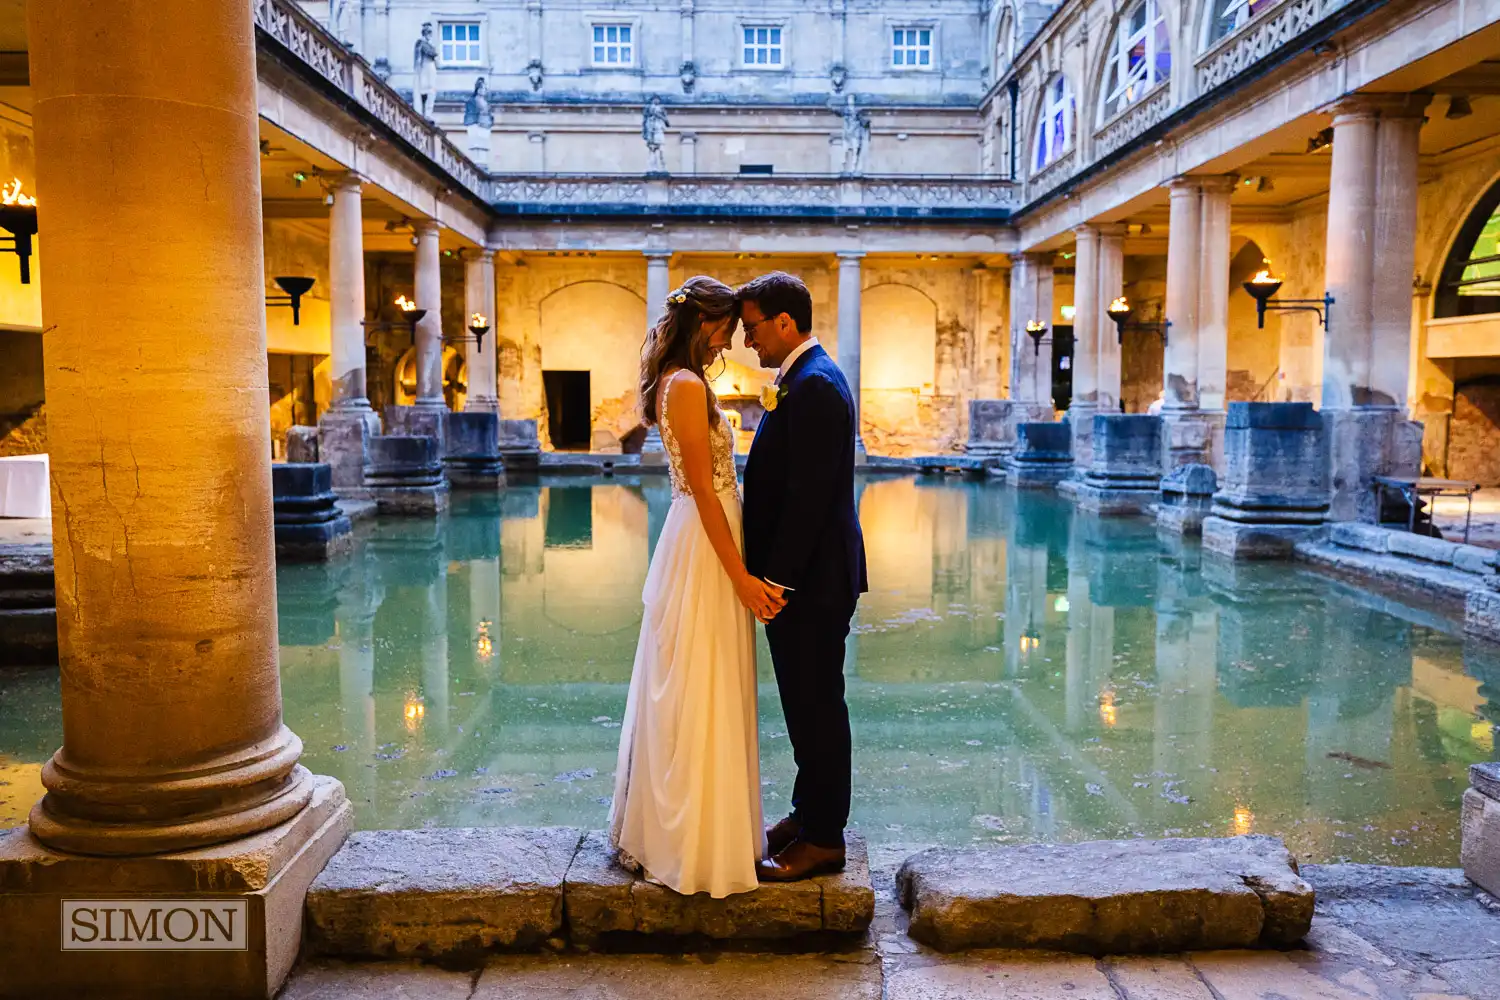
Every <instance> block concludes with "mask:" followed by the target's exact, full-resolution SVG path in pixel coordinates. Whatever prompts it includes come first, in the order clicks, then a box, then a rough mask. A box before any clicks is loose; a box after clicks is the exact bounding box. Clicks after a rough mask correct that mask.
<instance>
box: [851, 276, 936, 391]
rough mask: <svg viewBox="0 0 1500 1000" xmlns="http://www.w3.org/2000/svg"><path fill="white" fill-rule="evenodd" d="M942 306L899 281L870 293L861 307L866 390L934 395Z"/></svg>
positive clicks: (863, 388)
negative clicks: (938, 330)
mask: <svg viewBox="0 0 1500 1000" xmlns="http://www.w3.org/2000/svg"><path fill="white" fill-rule="evenodd" d="M937 319H938V310H937V303H936V302H934V301H933V300H932V298H931V297H930V296H929V295H928V294H927V293H926V292H924V291H922V290H921V289H920V288H917V287H915V286H913V285H904V284H897V283H894V282H890V283H884V284H877V285H871V286H869V287H867V288H866V289H865V290H864V295H863V299H862V302H861V308H860V389H861V391H862V392H864V391H870V390H881V389H896V390H918V391H921V390H926V391H928V392H930V391H932V389H933V386H934V383H935V382H936V381H937Z"/></svg>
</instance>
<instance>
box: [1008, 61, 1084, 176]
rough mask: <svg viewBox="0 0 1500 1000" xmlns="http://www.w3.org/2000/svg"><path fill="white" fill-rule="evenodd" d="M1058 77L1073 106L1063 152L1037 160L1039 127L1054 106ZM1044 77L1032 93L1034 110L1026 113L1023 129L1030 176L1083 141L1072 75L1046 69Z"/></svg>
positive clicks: (1022, 142)
mask: <svg viewBox="0 0 1500 1000" xmlns="http://www.w3.org/2000/svg"><path fill="white" fill-rule="evenodd" d="M1059 80H1061V81H1062V82H1063V85H1064V87H1066V88H1067V98H1066V99H1067V102H1068V104H1069V106H1070V110H1069V111H1068V112H1067V114H1068V116H1069V118H1070V119H1071V120H1070V121H1069V122H1068V123H1067V141H1066V142H1065V143H1064V144H1063V145H1062V146H1061V147H1060V150H1061V151H1060V152H1054V153H1053V154H1052V155H1051V156H1049V157H1048V159H1047V161H1046V162H1045V163H1042V164H1038V162H1037V160H1038V157H1039V155H1040V154H1039V151H1038V146H1039V143H1040V139H1041V132H1040V129H1041V127H1042V117H1043V115H1044V114H1046V113H1047V112H1048V111H1049V110H1050V109H1051V106H1052V103H1053V102H1052V98H1053V95H1052V89H1053V87H1055V86H1056V84H1057V81H1059ZM1042 81H1043V82H1042V85H1041V86H1040V87H1039V88H1037V92H1036V93H1035V94H1033V95H1032V99H1031V112H1030V114H1029V115H1028V116H1027V125H1026V131H1025V132H1023V133H1021V135H1020V139H1021V148H1022V149H1023V150H1024V155H1025V157H1026V176H1028V177H1029V176H1031V175H1033V174H1036V173H1039V172H1040V171H1042V170H1045V169H1046V168H1047V167H1048V166H1051V165H1052V163H1053V162H1055V161H1056V160H1057V159H1058V157H1060V156H1062V155H1063V153H1066V152H1067V151H1069V150H1074V149H1077V148H1078V146H1079V141H1080V136H1079V134H1078V133H1079V125H1080V124H1081V122H1082V121H1083V119H1082V118H1081V117H1080V115H1079V111H1078V91H1077V89H1076V88H1074V86H1073V80H1072V78H1071V77H1069V76H1068V74H1067V73H1066V72H1065V71H1063V70H1061V69H1059V70H1057V71H1055V72H1051V73H1044V74H1043V75H1042Z"/></svg>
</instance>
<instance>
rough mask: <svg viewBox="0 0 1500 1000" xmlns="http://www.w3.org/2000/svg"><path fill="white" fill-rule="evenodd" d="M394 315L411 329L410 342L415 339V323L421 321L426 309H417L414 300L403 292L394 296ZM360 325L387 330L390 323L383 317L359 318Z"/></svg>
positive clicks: (370, 328) (369, 328) (414, 341)
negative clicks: (374, 318) (373, 318)
mask: <svg viewBox="0 0 1500 1000" xmlns="http://www.w3.org/2000/svg"><path fill="white" fill-rule="evenodd" d="M395 306H396V315H397V316H398V317H399V318H400V322H401V323H402V324H403V325H405V326H406V328H407V329H408V330H410V331H411V339H412V343H416V341H417V324H418V323H420V322H422V317H423V316H426V315H427V310H426V309H418V308H417V304H416V302H414V301H413V300H411V299H409V298H407V297H406V296H405V295H404V294H403V295H397V296H396V302H395ZM360 325H361V326H363V327H364V328H365V329H366V330H377V331H379V330H389V329H390V328H391V326H392V324H391V323H390V322H389V321H387V320H383V319H376V320H373V321H372V320H367V319H366V320H360Z"/></svg>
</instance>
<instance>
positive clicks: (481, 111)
mask: <svg viewBox="0 0 1500 1000" xmlns="http://www.w3.org/2000/svg"><path fill="white" fill-rule="evenodd" d="M464 124H465V125H483V126H484V127H485V128H489V127H490V126H491V125H494V124H495V116H494V115H493V114H492V113H491V112H490V96H489V90H488V88H486V87H485V85H484V77H482V76H481V77H479V78H478V79H476V80H475V81H474V91H473V93H471V94H470V95H469V98H468V100H466V101H464Z"/></svg>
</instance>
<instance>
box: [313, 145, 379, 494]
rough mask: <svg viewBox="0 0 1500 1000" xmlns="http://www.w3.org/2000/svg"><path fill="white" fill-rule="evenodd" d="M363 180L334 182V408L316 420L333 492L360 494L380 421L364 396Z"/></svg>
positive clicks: (331, 229) (344, 176)
mask: <svg viewBox="0 0 1500 1000" xmlns="http://www.w3.org/2000/svg"><path fill="white" fill-rule="evenodd" d="M362 180H363V178H361V177H360V176H359V174H357V173H354V172H353V171H350V172H349V173H345V174H341V175H340V176H339V177H337V178H336V179H335V180H334V182H333V209H332V211H331V212H330V213H329V219H328V283H329V293H328V312H329V326H330V334H331V340H332V348H333V355H332V358H331V359H330V360H331V361H332V364H333V405H332V406H331V407H330V408H329V409H328V410H327V411H326V412H324V414H323V415H322V416H321V417H320V418H319V419H318V458H319V460H320V461H323V462H327V463H328V465H329V468H330V470H331V471H332V474H333V488H334V490H335V491H336V492H338V493H340V494H343V495H345V496H349V495H357V494H358V493H359V492H360V490H361V488H362V487H363V485H364V464H365V442H367V441H368V440H369V439H370V438H371V437H373V436H374V435H376V434H379V433H380V418H379V417H378V416H377V415H376V414H375V411H374V410H372V409H371V408H370V400H369V398H368V397H367V396H366V395H365V393H366V382H365V327H364V319H365V253H364V217H363V214H362V212H361V202H362V200H363V199H362V196H361V193H360V191H361V183H362Z"/></svg>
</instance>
